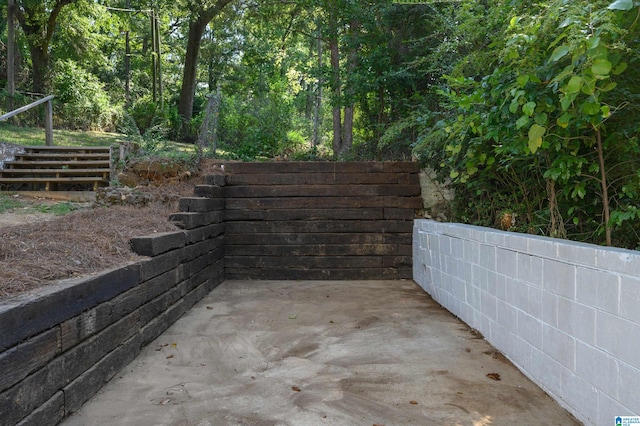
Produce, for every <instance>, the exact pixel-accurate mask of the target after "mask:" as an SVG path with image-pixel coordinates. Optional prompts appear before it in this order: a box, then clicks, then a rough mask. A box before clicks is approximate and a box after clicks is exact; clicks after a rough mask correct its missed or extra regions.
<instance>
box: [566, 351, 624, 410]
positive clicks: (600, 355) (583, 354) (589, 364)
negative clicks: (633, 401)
mask: <svg viewBox="0 0 640 426" xmlns="http://www.w3.org/2000/svg"><path fill="white" fill-rule="evenodd" d="M619 371H620V369H619V368H618V362H617V361H616V360H615V359H614V358H612V357H611V356H609V355H608V354H607V353H605V352H604V351H602V350H600V349H598V348H596V347H595V346H591V345H587V344H585V343H582V342H579V341H578V342H576V374H578V375H579V376H580V377H582V378H583V379H585V380H587V381H588V382H589V383H591V384H592V385H594V386H595V387H597V388H598V389H599V390H600V392H604V393H606V394H609V395H611V396H614V397H616V398H617V396H618V387H619V381H620V378H619V375H620V373H619Z"/></svg>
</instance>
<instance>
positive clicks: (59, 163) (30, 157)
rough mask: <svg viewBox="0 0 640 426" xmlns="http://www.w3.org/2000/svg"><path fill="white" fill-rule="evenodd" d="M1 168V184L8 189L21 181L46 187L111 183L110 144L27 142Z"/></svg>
mask: <svg viewBox="0 0 640 426" xmlns="http://www.w3.org/2000/svg"><path fill="white" fill-rule="evenodd" d="M24 149H25V151H26V152H24V153H20V154H16V156H15V157H16V158H15V160H13V161H6V162H5V163H4V169H0V185H1V186H2V187H4V188H5V189H7V188H8V189H10V188H12V187H13V188H15V187H16V186H17V187H21V185H22V184H25V185H32V186H34V187H36V188H38V187H41V186H42V185H44V187H45V190H47V191H51V190H57V189H59V188H60V189H62V187H68V186H69V185H74V186H76V185H82V186H84V185H92V186H93V189H94V191H95V190H96V189H97V188H98V187H99V186H106V185H109V179H110V174H111V148H110V147H104V146H99V147H91V146H89V147H86V146H85V147H68V146H26V147H24Z"/></svg>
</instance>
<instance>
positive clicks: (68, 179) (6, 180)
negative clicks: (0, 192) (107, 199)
mask: <svg viewBox="0 0 640 426" xmlns="http://www.w3.org/2000/svg"><path fill="white" fill-rule="evenodd" d="M20 182H109V180H108V179H105V178H103V177H101V176H68V177H59V178H54V177H19V178H6V177H0V183H20Z"/></svg>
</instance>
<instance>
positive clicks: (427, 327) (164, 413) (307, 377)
mask: <svg viewBox="0 0 640 426" xmlns="http://www.w3.org/2000/svg"><path fill="white" fill-rule="evenodd" d="M491 373H494V374H495V376H494V377H496V378H497V377H498V375H499V378H500V380H493V379H491V378H489V377H487V374H491ZM64 424H65V425H67V426H72V425H111V424H118V425H199V426H205V425H265V426H266V425H369V426H371V425H386V426H390V425H473V426H482V425H492V426H493V425H514V424H517V425H574V424H579V423H578V422H577V421H576V420H575V419H574V418H573V417H572V416H571V415H569V414H568V413H567V412H566V411H565V410H563V409H562V408H560V406H558V404H556V403H555V402H554V401H553V400H552V399H551V398H549V397H548V396H547V395H546V394H545V393H544V392H542V391H541V390H540V389H539V388H538V387H537V386H535V385H534V384H533V383H532V382H531V381H529V380H528V379H527V378H526V377H525V376H524V375H522V374H521V373H520V372H519V371H518V370H517V369H516V368H515V367H513V366H512V365H511V364H510V363H509V362H508V361H507V360H506V359H505V358H503V357H502V356H501V355H500V354H498V353H497V352H496V351H495V350H494V349H493V348H492V347H491V346H490V345H489V344H488V343H487V342H486V341H485V340H484V339H482V338H481V336H479V335H478V334H476V333H474V332H473V331H472V330H470V329H469V328H468V327H467V326H466V325H465V324H463V323H462V322H460V321H459V320H457V319H456V318H455V317H453V316H452V315H451V314H450V313H449V312H447V311H446V310H444V309H443V308H442V307H440V306H439V305H438V304H436V303H435V302H434V301H433V300H432V299H431V298H430V297H429V296H428V295H427V294H426V293H424V291H423V290H422V289H420V288H419V287H418V286H417V285H416V284H415V283H414V282H413V281H348V282H347V281H344V282H337V281H334V282H331V281H298V282H294V281H284V282H282V281H278V282H276V281H226V282H224V283H223V284H222V285H221V286H220V287H218V288H217V289H215V290H214V291H213V292H211V293H210V294H209V295H208V296H207V297H205V298H204V299H203V300H202V301H201V302H199V303H198V304H197V305H195V306H194V307H193V308H192V309H191V311H189V312H188V313H187V314H186V315H185V316H184V317H183V318H182V319H180V320H179V321H178V322H177V323H176V324H174V325H173V326H172V327H171V328H170V329H168V330H167V331H166V332H165V333H164V334H163V335H162V336H160V338H158V339H157V340H156V341H155V342H153V343H152V344H151V345H149V346H148V347H147V348H145V349H144V350H143V352H142V353H141V355H140V356H139V357H138V358H136V359H135V360H134V361H133V362H132V363H131V364H130V365H129V366H128V367H127V368H125V370H124V371H122V372H120V374H118V375H117V376H116V377H115V378H114V380H112V381H111V382H110V383H109V384H107V385H106V386H105V387H104V388H103V389H102V390H101V391H100V392H99V393H98V394H97V395H96V396H95V397H94V398H93V399H92V400H90V401H89V402H88V403H87V404H86V405H85V406H84V407H83V408H82V409H81V410H80V411H79V412H78V413H75V414H74V415H72V416H71V417H70V418H69V419H67V421H66V422H65V423H64Z"/></svg>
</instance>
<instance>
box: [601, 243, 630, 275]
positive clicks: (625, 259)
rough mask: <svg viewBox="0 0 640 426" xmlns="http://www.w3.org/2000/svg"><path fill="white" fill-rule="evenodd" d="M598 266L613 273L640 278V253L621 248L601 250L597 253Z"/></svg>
mask: <svg viewBox="0 0 640 426" xmlns="http://www.w3.org/2000/svg"><path fill="white" fill-rule="evenodd" d="M596 266H597V267H598V268H599V269H604V270H607V271H611V272H619V273H620V274H624V275H629V276H630V277H638V276H640V253H638V252H637V251H632V250H625V249H620V248H613V247H607V248H604V247H602V248H599V249H598V250H597V252H596Z"/></svg>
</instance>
